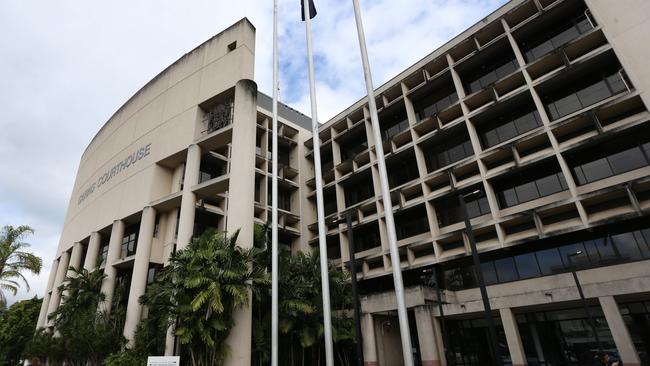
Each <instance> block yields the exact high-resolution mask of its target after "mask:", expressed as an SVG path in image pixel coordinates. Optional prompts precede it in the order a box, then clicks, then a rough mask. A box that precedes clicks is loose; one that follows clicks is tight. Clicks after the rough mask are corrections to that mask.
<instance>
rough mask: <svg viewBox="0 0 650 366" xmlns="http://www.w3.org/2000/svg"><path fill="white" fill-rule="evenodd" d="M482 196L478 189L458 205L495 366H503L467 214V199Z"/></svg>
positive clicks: (468, 194) (459, 196)
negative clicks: (463, 222)
mask: <svg viewBox="0 0 650 366" xmlns="http://www.w3.org/2000/svg"><path fill="white" fill-rule="evenodd" d="M480 194H481V190H480V189H477V190H475V191H473V192H470V193H467V194H461V193H459V194H458V203H459V204H460V210H461V213H462V214H463V219H464V221H465V233H466V234H467V238H468V239H469V245H470V248H471V250H472V260H473V262H474V275H475V276H476V282H478V286H479V288H480V290H481V299H482V300H483V309H484V310H483V315H484V316H485V321H486V322H487V325H488V332H489V338H490V342H489V343H490V348H491V349H492V355H493V356H494V365H495V366H503V360H502V359H501V350H500V349H499V343H498V341H497V331H496V327H495V325H494V318H492V308H491V307H490V299H489V298H488V294H487V289H486V288H485V281H484V280H483V272H482V271H481V260H480V259H479V257H478V252H477V250H476V240H475V238H474V232H473V231H472V224H471V223H470V221H469V214H468V213H467V204H466V200H467V198H471V197H476V196H478V195H480Z"/></svg>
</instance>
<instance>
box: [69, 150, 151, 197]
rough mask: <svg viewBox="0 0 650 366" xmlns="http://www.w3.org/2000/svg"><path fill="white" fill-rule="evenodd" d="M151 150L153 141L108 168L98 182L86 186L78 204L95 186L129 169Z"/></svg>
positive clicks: (97, 186)
mask: <svg viewBox="0 0 650 366" xmlns="http://www.w3.org/2000/svg"><path fill="white" fill-rule="evenodd" d="M150 152H151V143H149V144H146V145H145V146H143V147H141V148H139V149H137V150H136V151H134V152H133V153H132V154H131V155H129V156H127V157H126V158H125V159H124V160H122V161H120V162H119V163H117V164H115V166H113V167H112V168H111V169H110V170H107V171H106V173H104V174H102V175H101V176H100V177H99V179H97V181H96V182H93V184H92V185H91V186H90V187H88V188H86V190H84V191H83V193H82V194H81V195H80V196H79V199H78V200H77V205H80V204H81V202H83V201H84V200H85V199H86V198H88V196H90V195H91V194H92V193H93V192H94V191H95V188H99V187H100V186H101V185H102V184H104V183H107V182H108V181H109V180H111V178H113V177H114V176H116V175H118V174H120V172H122V171H123V170H126V169H128V168H129V167H130V166H131V165H133V164H135V163H136V162H137V161H138V160H141V159H144V158H145V157H146V156H148V155H149V153H150Z"/></svg>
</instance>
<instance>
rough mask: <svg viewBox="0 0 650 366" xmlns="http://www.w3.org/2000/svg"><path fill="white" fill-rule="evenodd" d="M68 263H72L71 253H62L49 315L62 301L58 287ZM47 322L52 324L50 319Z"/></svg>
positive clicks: (48, 307) (53, 287) (63, 277)
mask: <svg viewBox="0 0 650 366" xmlns="http://www.w3.org/2000/svg"><path fill="white" fill-rule="evenodd" d="M68 263H70V253H68V252H63V253H61V257H60V258H59V265H58V267H57V268H56V277H54V284H53V285H52V294H51V295H50V301H49V304H48V306H47V316H49V315H50V314H52V313H53V312H54V311H55V310H56V309H57V308H58V307H59V302H60V301H61V292H60V291H59V289H58V287H59V286H60V285H61V284H62V283H63V281H64V280H65V275H66V273H67V272H68ZM46 319H47V318H46ZM46 323H47V324H50V322H49V320H46Z"/></svg>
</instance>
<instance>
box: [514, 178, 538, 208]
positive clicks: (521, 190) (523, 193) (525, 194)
mask: <svg viewBox="0 0 650 366" xmlns="http://www.w3.org/2000/svg"><path fill="white" fill-rule="evenodd" d="M515 191H516V192H517V198H518V199H519V202H520V203H521V202H527V201H532V200H534V199H535V198H538V197H539V192H538V191H537V186H536V185H535V182H529V183H524V184H521V185H519V186H517V187H515Z"/></svg>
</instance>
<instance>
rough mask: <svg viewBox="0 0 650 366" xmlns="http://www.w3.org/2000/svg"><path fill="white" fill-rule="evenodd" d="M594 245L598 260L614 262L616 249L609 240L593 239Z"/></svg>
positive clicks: (616, 256)
mask: <svg viewBox="0 0 650 366" xmlns="http://www.w3.org/2000/svg"><path fill="white" fill-rule="evenodd" d="M594 243H595V244H596V248H597V249H598V254H599V256H600V260H601V261H603V262H607V261H614V260H616V259H617V258H618V255H617V254H616V249H615V248H614V245H613V244H612V242H611V240H610V239H609V238H599V239H595V240H594Z"/></svg>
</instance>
